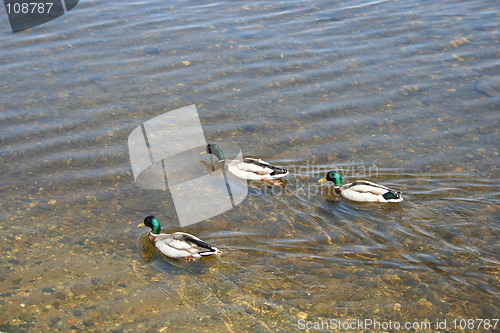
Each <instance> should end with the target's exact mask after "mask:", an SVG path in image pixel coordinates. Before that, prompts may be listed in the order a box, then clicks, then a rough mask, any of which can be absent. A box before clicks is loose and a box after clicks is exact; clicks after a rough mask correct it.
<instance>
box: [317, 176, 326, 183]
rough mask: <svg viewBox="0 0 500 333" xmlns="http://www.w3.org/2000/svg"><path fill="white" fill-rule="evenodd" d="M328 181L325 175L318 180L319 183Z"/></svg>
mask: <svg viewBox="0 0 500 333" xmlns="http://www.w3.org/2000/svg"><path fill="white" fill-rule="evenodd" d="M326 181H327V179H326V177H323V178H321V179H320V180H318V183H322V182H326Z"/></svg>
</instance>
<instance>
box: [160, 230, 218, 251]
mask: <svg viewBox="0 0 500 333" xmlns="http://www.w3.org/2000/svg"><path fill="white" fill-rule="evenodd" d="M168 245H169V246H171V247H174V248H176V249H178V250H183V251H188V252H190V253H191V254H199V255H200V256H206V255H211V254H214V253H220V251H219V250H218V249H217V248H215V247H213V246H211V245H210V244H208V243H207V242H204V241H202V240H201V239H199V238H198V237H196V236H193V235H191V234H188V233H185V232H174V233H173V234H171V240H170V242H169V244H168Z"/></svg>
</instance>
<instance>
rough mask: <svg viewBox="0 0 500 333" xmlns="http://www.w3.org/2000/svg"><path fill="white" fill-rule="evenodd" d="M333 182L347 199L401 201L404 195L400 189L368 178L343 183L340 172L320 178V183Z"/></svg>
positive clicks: (329, 173)
mask: <svg viewBox="0 0 500 333" xmlns="http://www.w3.org/2000/svg"><path fill="white" fill-rule="evenodd" d="M325 181H331V182H333V185H334V189H335V192H336V193H337V194H340V195H341V196H343V197H344V198H346V199H349V200H352V201H359V202H401V201H403V197H402V196H401V192H400V191H394V190H391V189H390V188H387V187H385V186H382V185H379V184H375V183H372V182H370V181H367V180H356V181H355V182H352V183H349V184H345V185H342V176H341V175H340V173H338V172H335V171H330V172H328V173H327V174H326V177H324V178H321V179H320V180H318V183H321V182H325Z"/></svg>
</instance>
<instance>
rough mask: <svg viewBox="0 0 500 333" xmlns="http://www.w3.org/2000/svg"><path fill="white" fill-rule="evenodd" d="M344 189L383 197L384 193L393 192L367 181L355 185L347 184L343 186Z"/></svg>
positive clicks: (354, 183) (358, 181)
mask: <svg viewBox="0 0 500 333" xmlns="http://www.w3.org/2000/svg"><path fill="white" fill-rule="evenodd" d="M343 189H350V190H353V191H356V192H359V193H372V194H375V195H383V194H384V193H387V192H388V191H391V189H389V188H387V187H385V186H383V185H379V184H376V183H372V182H370V181H367V180H357V181H355V182H353V183H350V184H346V185H344V186H343Z"/></svg>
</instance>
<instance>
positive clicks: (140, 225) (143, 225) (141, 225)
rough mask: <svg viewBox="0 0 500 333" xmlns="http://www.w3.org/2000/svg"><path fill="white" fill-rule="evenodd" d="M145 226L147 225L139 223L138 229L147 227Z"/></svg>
mask: <svg viewBox="0 0 500 333" xmlns="http://www.w3.org/2000/svg"><path fill="white" fill-rule="evenodd" d="M145 226H146V225H145V224H144V222H142V223H139V224H138V225H137V228H139V227H145Z"/></svg>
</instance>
